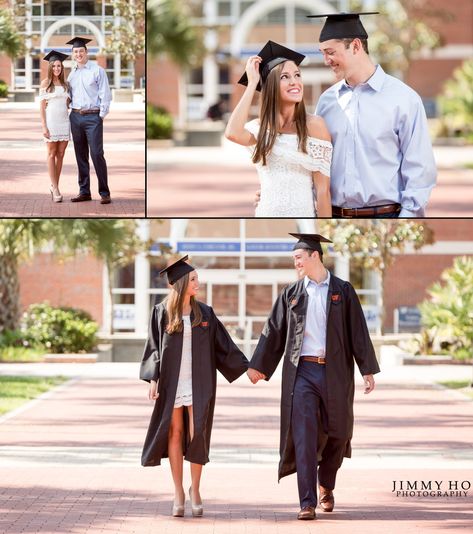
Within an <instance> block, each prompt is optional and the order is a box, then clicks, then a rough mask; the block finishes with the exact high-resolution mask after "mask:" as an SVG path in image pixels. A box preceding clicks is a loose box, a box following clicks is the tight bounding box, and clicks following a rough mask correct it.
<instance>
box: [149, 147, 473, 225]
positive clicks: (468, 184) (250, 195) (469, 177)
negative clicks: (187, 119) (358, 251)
mask: <svg viewBox="0 0 473 534" xmlns="http://www.w3.org/2000/svg"><path fill="white" fill-rule="evenodd" d="M238 148H239V147H238ZM170 150H171V151H173V150H174V151H175V154H176V156H175V157H170V156H169V152H168V151H170ZM465 150H467V149H465ZM206 154H208V157H207V160H205V155H206ZM471 159H472V161H473V155H472V157H471ZM148 171H149V172H148V200H147V202H148V213H149V215H151V216H153V217H253V216H254V207H253V199H254V195H255V191H256V190H257V189H258V188H259V185H258V184H259V182H258V176H257V174H256V171H255V170H254V168H252V166H251V163H250V158H249V154H247V153H246V152H238V153H236V155H235V153H234V149H233V151H232V148H231V147H229V146H228V145H224V149H221V150H219V149H208V148H207V149H206V148H203V149H198V148H192V149H190V148H187V149H182V148H177V149H175V148H158V149H157V148H153V149H151V151H150V152H149V155H148ZM426 215H427V216H428V217H471V216H473V170H471V169H470V170H468V169H461V168H447V167H441V168H439V172H438V183H437V186H436V187H435V188H434V190H433V192H432V196H431V199H430V201H429V204H428V208H427V213H426Z"/></svg>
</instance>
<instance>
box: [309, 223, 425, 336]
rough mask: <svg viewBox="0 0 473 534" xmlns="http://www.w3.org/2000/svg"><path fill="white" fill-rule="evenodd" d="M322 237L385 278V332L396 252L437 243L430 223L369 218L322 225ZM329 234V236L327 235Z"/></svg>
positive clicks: (381, 300)
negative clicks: (388, 273) (387, 283)
mask: <svg viewBox="0 0 473 534" xmlns="http://www.w3.org/2000/svg"><path fill="white" fill-rule="evenodd" d="M319 226H320V229H321V231H322V234H324V232H327V234H328V235H329V236H330V239H331V240H332V241H333V246H334V249H335V250H336V251H337V252H340V253H341V254H342V255H350V256H353V257H355V258H358V259H359V260H360V261H361V263H362V265H363V267H365V268H368V269H372V270H374V271H376V272H378V273H379V275H380V278H381V284H380V285H381V288H380V290H381V291H380V295H379V298H378V308H379V310H380V328H381V332H384V316H385V312H384V281H385V276H386V271H387V269H388V267H389V266H390V265H391V264H392V263H393V261H394V258H395V253H400V252H403V251H404V250H405V248H406V246H407V245H412V246H413V247H414V249H415V250H419V249H421V248H422V247H423V246H424V245H427V244H431V243H433V242H434V234H433V231H432V230H431V228H429V226H428V225H427V224H426V223H419V222H413V221H404V220H391V221H390V220H387V219H384V220H381V219H367V220H360V221H356V222H351V221H337V220H333V219H329V220H326V221H323V222H322V221H321V222H320V223H319ZM324 235H325V234H324Z"/></svg>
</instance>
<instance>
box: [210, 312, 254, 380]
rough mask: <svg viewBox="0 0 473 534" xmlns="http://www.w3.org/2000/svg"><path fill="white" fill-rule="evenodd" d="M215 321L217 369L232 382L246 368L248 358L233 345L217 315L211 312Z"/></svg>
mask: <svg viewBox="0 0 473 534" xmlns="http://www.w3.org/2000/svg"><path fill="white" fill-rule="evenodd" d="M212 315H213V317H212V320H213V321H215V338H214V350H215V362H216V367H217V369H218V370H219V371H220V372H221V373H222V375H223V376H224V377H225V378H226V379H227V380H228V381H229V382H233V381H234V380H236V379H237V378H238V377H239V376H241V375H242V374H243V373H245V372H246V370H247V369H248V360H247V358H246V357H245V355H244V354H243V352H241V350H240V349H239V348H238V347H237V346H236V345H235V343H234V342H233V340H232V338H231V337H230V334H229V333H228V332H227V330H226V328H225V327H224V326H223V324H222V323H221V322H220V321H219V320H218V318H217V316H216V315H215V314H214V313H213V312H212Z"/></svg>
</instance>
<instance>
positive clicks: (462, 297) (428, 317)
mask: <svg viewBox="0 0 473 534" xmlns="http://www.w3.org/2000/svg"><path fill="white" fill-rule="evenodd" d="M440 280H441V281H439V282H436V283H435V284H433V285H432V286H431V287H430V288H429V289H428V290H427V293H428V294H429V298H428V299H426V300H425V301H424V302H422V304H421V305H420V306H419V309H420V312H421V315H422V323H423V325H424V326H425V327H426V328H428V329H432V331H433V332H434V335H435V336H436V337H438V338H439V339H440V340H442V339H448V340H449V349H450V350H451V351H453V354H454V356H455V357H456V358H459V359H463V358H471V357H472V356H473V258H472V257H467V256H462V257H459V258H455V260H454V261H453V266H452V267H450V268H449V269H446V270H445V271H443V273H442V274H441V276H440Z"/></svg>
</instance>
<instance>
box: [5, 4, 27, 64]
mask: <svg viewBox="0 0 473 534" xmlns="http://www.w3.org/2000/svg"><path fill="white" fill-rule="evenodd" d="M23 50H24V42H23V38H22V36H21V35H20V34H19V33H18V27H17V25H16V23H15V18H14V15H13V13H12V11H11V10H10V9H8V8H0V53H4V54H6V55H7V56H8V57H10V58H11V59H14V58H16V57H18V56H19V55H21V53H22V52H23Z"/></svg>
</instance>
